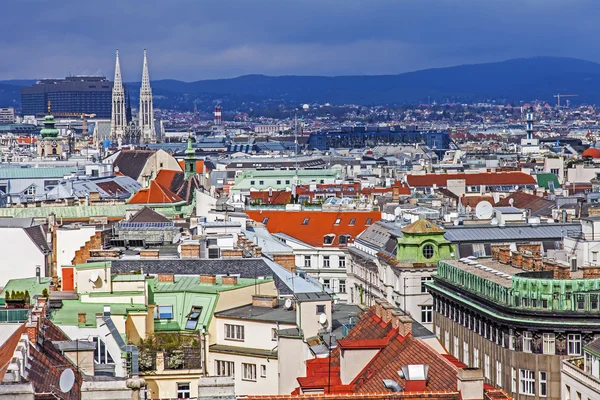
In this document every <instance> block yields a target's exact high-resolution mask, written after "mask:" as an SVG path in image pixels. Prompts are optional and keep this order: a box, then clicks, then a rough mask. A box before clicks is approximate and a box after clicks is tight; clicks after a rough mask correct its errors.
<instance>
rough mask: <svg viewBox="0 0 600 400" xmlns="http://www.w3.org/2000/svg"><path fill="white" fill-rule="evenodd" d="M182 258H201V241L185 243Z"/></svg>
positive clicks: (182, 246) (182, 247)
mask: <svg viewBox="0 0 600 400" xmlns="http://www.w3.org/2000/svg"><path fill="white" fill-rule="evenodd" d="M181 258H200V243H183V244H182V245H181Z"/></svg>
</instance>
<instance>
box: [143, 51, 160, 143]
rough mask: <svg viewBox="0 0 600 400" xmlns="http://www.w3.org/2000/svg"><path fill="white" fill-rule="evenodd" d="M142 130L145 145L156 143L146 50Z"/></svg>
mask: <svg viewBox="0 0 600 400" xmlns="http://www.w3.org/2000/svg"><path fill="white" fill-rule="evenodd" d="M139 118H140V124H139V126H140V130H141V133H142V141H143V142H144V143H156V131H155V129H154V109H153V107H152V89H151V88H150V74H149V73H148V59H147V57H146V49H144V68H143V70H142V87H141V88H140V111H139Z"/></svg>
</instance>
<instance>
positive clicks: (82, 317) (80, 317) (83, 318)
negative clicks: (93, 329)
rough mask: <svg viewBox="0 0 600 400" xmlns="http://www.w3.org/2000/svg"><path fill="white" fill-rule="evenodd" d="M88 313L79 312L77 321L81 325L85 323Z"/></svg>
mask: <svg viewBox="0 0 600 400" xmlns="http://www.w3.org/2000/svg"><path fill="white" fill-rule="evenodd" d="M86 316H87V314H86V313H84V312H80V313H77V323H78V324H79V325H85V322H86Z"/></svg>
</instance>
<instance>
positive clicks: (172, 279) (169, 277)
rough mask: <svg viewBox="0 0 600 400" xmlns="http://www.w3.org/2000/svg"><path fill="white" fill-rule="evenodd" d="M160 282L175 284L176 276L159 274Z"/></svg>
mask: <svg viewBox="0 0 600 400" xmlns="http://www.w3.org/2000/svg"><path fill="white" fill-rule="evenodd" d="M158 282H164V283H174V282H175V275H173V274H158Z"/></svg>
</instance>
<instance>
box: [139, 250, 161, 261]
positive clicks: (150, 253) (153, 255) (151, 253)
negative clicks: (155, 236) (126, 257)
mask: <svg viewBox="0 0 600 400" xmlns="http://www.w3.org/2000/svg"><path fill="white" fill-rule="evenodd" d="M159 253H160V251H159V250H158V249H144V250H140V258H146V259H157V258H158V256H159Z"/></svg>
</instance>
